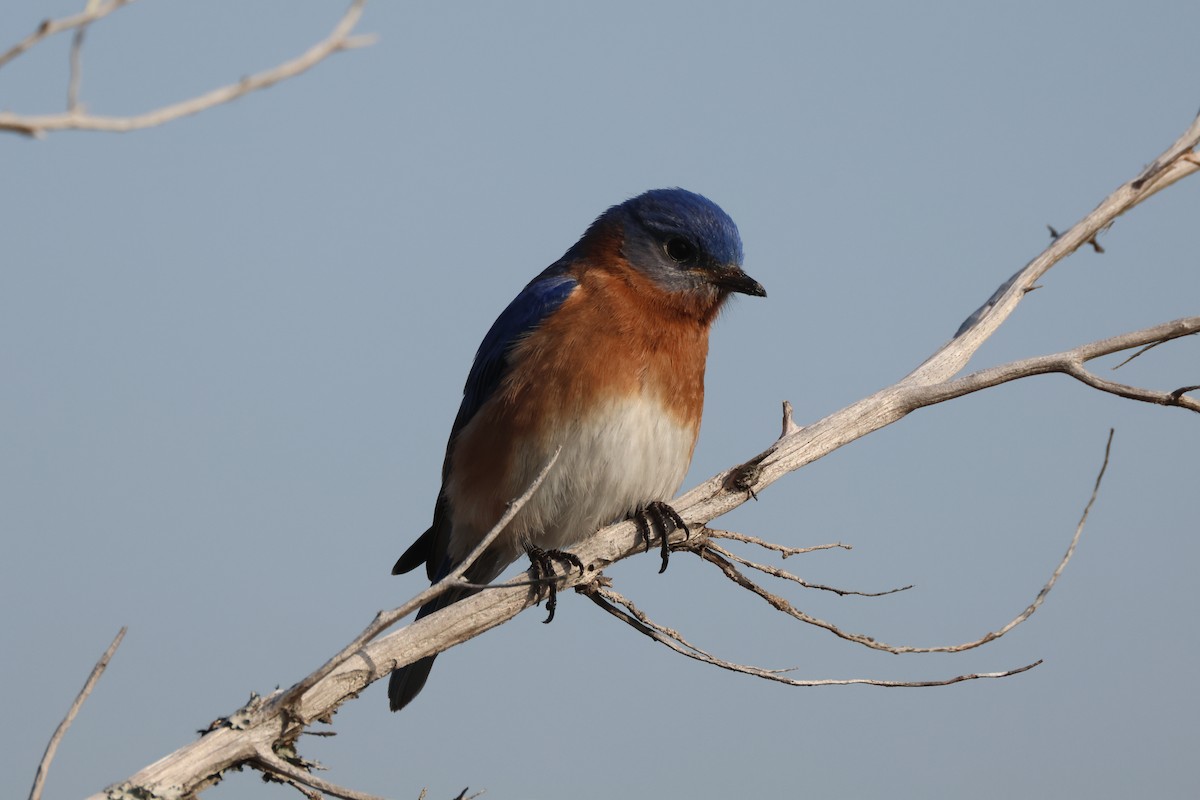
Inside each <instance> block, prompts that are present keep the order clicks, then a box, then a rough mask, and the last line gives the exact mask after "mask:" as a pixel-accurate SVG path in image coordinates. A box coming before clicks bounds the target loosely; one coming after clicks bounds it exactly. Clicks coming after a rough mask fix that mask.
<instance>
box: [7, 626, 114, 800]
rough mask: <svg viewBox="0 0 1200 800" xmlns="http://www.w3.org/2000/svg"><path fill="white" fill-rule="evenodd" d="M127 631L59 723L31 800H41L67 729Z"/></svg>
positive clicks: (41, 765)
mask: <svg viewBox="0 0 1200 800" xmlns="http://www.w3.org/2000/svg"><path fill="white" fill-rule="evenodd" d="M127 630H128V628H126V627H124V626H122V627H121V630H119V631H117V635H116V636H115V637H114V638H113V640H112V644H110V645H109V646H108V649H107V650H105V651H104V655H102V656H100V660H99V661H97V662H96V666H94V667H92V673H91V674H90V675H88V678H87V680H86V681H85V682H84V684H83V688H82V689H80V690H79V694H77V695H76V696H75V702H73V703H71V707H70V708H69V709H68V710H67V715H66V716H65V717H63V721H62V722H60V723H58V727H57V728H56V729H55V730H54V735H53V736H51V737H50V742H49V743H48V744H47V745H46V752H45V753H44V754H43V755H42V760H41V763H39V764H38V768H37V774H36V775H34V777H33V788H32V789H31V790H30V791H29V800H41V797H42V788H43V787H44V786H45V783H46V774H47V773H48V772H49V771H50V762H51V761H53V760H54V753H55V752H56V751H57V750H58V743H59V742H61V741H62V738H63V737H64V736H66V735H67V729H68V728H70V727H71V723H72V722H74V721H75V715H76V714H78V713H79V709H80V708H81V707H82V706H83V701H84V700H87V699H88V695H90V694H91V693H92V689H93V688H95V686H96V682H97V681H99V680H100V676H101V675H103V674H104V670H105V668H106V667H107V666H108V662H109V661H111V660H112V657H113V653H115V652H117V648H118V647H120V646H121V640H122V639H124V638H125V631H127Z"/></svg>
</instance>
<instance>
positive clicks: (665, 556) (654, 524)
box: [633, 500, 692, 575]
mask: <svg viewBox="0 0 1200 800" xmlns="http://www.w3.org/2000/svg"><path fill="white" fill-rule="evenodd" d="M633 521H634V523H636V524H637V529H638V533H640V534H641V536H642V542H643V543H644V544H645V546H646V550H645V552H647V553H649V552H650V540H651V538H652V534H653V533H657V534H659V535H660V536H661V545H660V547H661V552H662V566H661V567H659V569H658V574H660V575H661V574H662V573H664V572H666V571H667V562H668V561H670V559H671V548H670V546H669V545H668V544H667V537H668V536H670V535H671V531H674V530H680V531H683V533H684V538H687V537H688V536H690V535H691V532H692V531H691V529H690V528H689V527H688V524H687V523H686V522H684V521H683V517H681V516H679V512H678V511H676V510H675V509H673V508H671V506H670V505H668V504H667V503H664V502H663V501H662V500H652V501H651V502H649V503H647V504H646V505H644V506H642V507H641V508H639V509H638V510H637V511H635V512H634V513H633ZM668 523H670V524H669V526H668Z"/></svg>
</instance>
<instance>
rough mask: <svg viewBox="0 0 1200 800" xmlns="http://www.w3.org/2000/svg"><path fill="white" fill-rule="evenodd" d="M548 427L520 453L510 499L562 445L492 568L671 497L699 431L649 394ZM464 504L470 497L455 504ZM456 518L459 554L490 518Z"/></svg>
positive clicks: (564, 543)
mask: <svg viewBox="0 0 1200 800" xmlns="http://www.w3.org/2000/svg"><path fill="white" fill-rule="evenodd" d="M552 427H554V428H555V433H554V434H553V435H550V436H546V437H544V438H543V440H542V441H539V442H532V443H530V446H528V447H526V448H523V449H521V450H519V451H518V453H517V458H516V459H515V463H514V464H513V467H514V468H513V469H512V473H513V474H512V475H511V476H509V477H510V481H509V482H508V485H509V487H510V490H511V491H512V496H513V497H516V496H518V495H520V494H521V493H522V492H523V491H524V490H525V489H526V488H527V487H528V486H529V485H530V484H531V483H532V482H533V480H534V478H535V477H536V476H537V474H538V472H540V471H541V469H542V467H543V466H545V464H546V462H547V461H548V460H549V458H550V456H551V455H552V454H553V453H554V450H555V448H556V447H558V446H560V445H561V447H562V452H561V453H560V454H559V457H558V461H557V462H556V463H555V465H554V467H553V469H552V470H551V471H550V473H549V474H548V475H547V476H546V480H545V482H544V483H543V484H542V485H541V486H540V487H539V488H538V490H537V492H536V493H535V494H534V495H533V497H532V498H530V500H529V502H528V503H527V504H526V505H525V506H524V508H522V510H521V512H520V513H519V514H518V515H517V517H516V518H515V519H514V520H513V522H512V523H511V524H510V525H509V528H508V530H507V531H505V533H504V534H503V535H502V536H501V540H500V541H498V542H497V548H496V553H495V556H496V558H495V561H496V565H497V566H496V568H495V570H494V571H495V572H496V573H499V571H500V570H502V569H503V568H504V566H506V565H507V564H508V563H511V562H512V561H513V560H515V559H516V558H517V557H518V556H520V555H521V554H522V553H523V552H524V551H525V549H526V548H527V547H529V546H530V545H533V546H536V547H540V548H542V549H544V550H549V549H553V548H558V549H566V548H569V547H570V546H571V545H573V544H575V543H577V542H579V541H582V540H583V539H584V538H586V537H588V536H590V535H591V534H593V533H595V532H596V531H597V530H598V529H599V528H601V527H603V526H605V525H608V524H611V523H613V522H617V521H619V520H621V519H624V518H626V517H628V516H629V515H630V514H632V513H633V512H634V511H635V510H637V509H638V508H640V507H642V506H644V505H645V504H646V503H648V502H650V501H652V500H669V499H670V498H671V497H673V496H674V494H675V492H676V491H677V490H678V489H679V486H680V484H681V483H683V478H684V475H685V474H686V473H687V469H688V465H689V463H690V462H691V458H692V448H693V446H694V445H695V440H696V433H697V429H696V428H694V427H691V426H686V425H680V424H679V423H678V422H677V421H676V420H675V419H674V418H673V417H672V416H670V415H669V414H667V413H665V412H664V411H663V409H662V408H661V406H660V405H659V403H658V402H657V398H656V397H647V396H646V395H642V396H641V397H638V398H630V399H628V400H620V401H616V400H614V401H610V402H608V403H606V404H603V405H602V406H601V408H599V409H597V410H595V411H593V412H592V413H590V414H588V415H587V419H586V420H583V419H570V420H563V421H562V422H561V423H560V424H559V425H557V426H552ZM457 499H458V498H455V497H453V495H452V496H451V498H450V500H451V504H452V506H454V505H459V504H458V503H456V502H455V501H456V500H457ZM462 499H463V500H466V498H462ZM465 505H469V500H468V501H467V502H466V503H464V504H463V505H460V506H459V507H460V508H461V507H463V506H465ZM455 516H456V518H455V524H454V532H453V534H452V537H451V547H450V549H451V552H452V553H453V554H454V555H455V556H456V557H462V556H464V555H465V554H466V552H467V551H469V550H470V549H471V546H473V544H474V542H477V541H478V540H479V537H480V536H482V535H484V534H485V533H486V532H487V530H488V528H489V527H490V526H491V524H494V523H495V520H491V521H490V522H489V523H487V524H483V520H466V519H463V518H461V517H459V516H458V515H455ZM489 560H490V559H489ZM493 577H494V576H493Z"/></svg>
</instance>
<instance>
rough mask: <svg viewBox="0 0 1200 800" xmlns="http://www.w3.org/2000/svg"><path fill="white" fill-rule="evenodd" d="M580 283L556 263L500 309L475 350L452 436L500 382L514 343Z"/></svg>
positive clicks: (536, 324) (534, 326)
mask: <svg viewBox="0 0 1200 800" xmlns="http://www.w3.org/2000/svg"><path fill="white" fill-rule="evenodd" d="M577 285H578V282H577V281H576V280H575V279H574V278H572V277H571V276H570V275H565V274H563V273H562V271H561V268H560V267H558V265H555V266H554V267H551V268H550V269H548V270H546V271H545V272H543V273H542V274H541V275H539V276H537V277H536V278H534V279H533V280H532V281H530V283H529V285H528V286H526V287H525V288H524V289H522V290H521V293H520V294H519V295H517V296H516V298H515V299H514V300H513V301H512V302H511V303H509V304H508V308H506V309H504V311H503V312H501V314H500V316H499V317H498V318H497V319H496V321H495V322H493V323H492V327H491V329H490V330H489V331H488V332H487V335H486V336H484V337H483V342H481V343H480V345H479V351H478V352H476V353H475V363H473V364H472V365H471V372H470V373H469V374H468V375H467V385H466V386H465V387H464V388H463V399H462V405H460V406H459V408H458V417H457V418H456V419H455V420H454V428H453V430H451V432H450V438H451V439H453V438H454V436H455V434H457V433H458V432H459V430H461V429H462V427H463V426H464V425H466V424H467V423H468V422H470V421H471V418H472V417H474V416H475V412H477V411H478V410H479V407H480V406H482V405H483V404H484V403H485V402H487V399H488V398H489V397H491V396H492V393H493V392H495V391H496V387H497V386H499V385H500V380H501V378H503V377H504V373H505V372H506V371H507V369H508V354H509V352H510V351H511V350H512V348H513V345H515V344H516V343H517V342H519V341H520V340H521V338H522V337H524V336H525V335H526V334H528V333H529V332H530V331H532V330H533V329H534V328H536V327H537V326H538V325H539V324H541V322H542V320H544V319H545V318H546V317H548V316H550V315H551V314H553V313H554V311H555V310H556V309H558V307H559V306H561V305H562V304H563V302H564V301H565V300H566V299H567V297H568V296H570V294H571V292H573V291H574V290H575V287H576V286H577Z"/></svg>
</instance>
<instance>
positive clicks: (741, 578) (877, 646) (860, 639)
mask: <svg viewBox="0 0 1200 800" xmlns="http://www.w3.org/2000/svg"><path fill="white" fill-rule="evenodd" d="M1112 438H1113V431H1112V430H1111V429H1110V430H1109V432H1108V442H1107V443H1106V444H1105V446H1104V461H1103V463H1102V464H1101V465H1100V471H1099V473H1098V474H1097V475H1096V485H1095V487H1094V488H1093V489H1092V495H1091V497H1090V498H1089V499H1088V502H1087V505H1086V506H1084V509H1083V515H1082V516H1081V517H1080V519H1079V524H1078V525H1077V526H1076V527H1075V535H1074V536H1073V537H1071V543H1070V545H1069V546H1068V547H1067V552H1066V553H1065V554H1063V557H1062V559H1061V560H1060V561H1059V562H1058V566H1056V567H1055V569H1054V572H1053V573H1051V575H1050V580H1048V581H1047V582H1046V584H1045V585H1044V586H1043V587H1042V589H1041V591H1039V592H1038V594H1037V597H1035V598H1034V600H1033V602H1032V603H1030V604H1029V605H1028V606H1027V607H1026V608H1025V610H1024V611H1022V612H1021V613H1020V614H1018V615H1017V616H1016V617H1014V618H1013V619H1012V620H1010V621H1009V622H1008V623H1007V624H1006V625H1004V626H1003V627H1001V628H998V629H997V630H994V631H990V632H989V633H986V634H984V635H983V636H981V637H979V638H978V639H975V640H973V641H970V642H963V643H962V644H955V645H942V646H937V647H911V646H908V645H891V644H887V643H886V642H880V641H878V640H876V639H874V638H872V637H870V636H864V635H862V634H859V633H848V632H846V631H843V630H842V629H840V628H838V627H837V626H836V625H834V624H832V623H830V622H826V621H825V620H823V619H818V618H817V617H813V616H811V615H809V614H806V613H804V612H803V611H800V610H799V609H797V608H795V607H794V606H792V604H791V603H789V602H788V601H787V600H785V599H784V598H782V597H779V596H778V595H775V594H772V593H771V592H768V591H767V590H766V589H764V588H763V587H761V586H759V585H758V584H757V583H755V582H754V581H752V580H750V579H749V578H747V577H746V576H745V575H744V574H742V572H741V571H740V570H739V569H738V568H737V567H735V566H734V565H733V564H732V563H730V562H729V560H727V559H726V558H724V557H723V556H722V555H721V554H719V553H717V552H716V551H715V550H714V549H713V548H714V547H715V546H714V545H712V544H711V543H708V544H706V545H704V546H703V547H701V548H699V549H697V550H694V551H693V552H695V553H696V554H697V555H699V556H700V557H701V558H702V559H704V560H705V561H708V562H709V563H711V564H714V565H716V566H717V567H718V568H720V569H721V571H722V572H724V573H725V576H726V577H727V578H729V579H730V580H732V581H733V582H734V583H736V584H738V585H739V586H741V587H742V588H744V589H748V590H749V591H751V592H753V593H754V594H756V595H758V596H759V597H761V598H762V599H764V600H766V601H767V602H768V603H769V604H770V605H771V606H773V607H774V608H775V609H776V610H778V611H782V612H783V613H785V614H787V615H788V616H790V617H794V618H795V619H798V620H800V621H801V622H805V623H808V624H809V625H814V626H816V627H818V628H824V629H825V630H827V631H829V632H830V633H832V634H834V635H835V636H837V637H839V638H842V639H845V640H847V641H850V642H854V643H856V644H861V645H863V646H864V647H869V648H871V649H872V650H883V651H885V652H888V653H961V652H963V651H964V650H973V649H974V648H976V647H980V646H982V645H985V644H987V643H988V642H992V641H995V640H996V639H999V638H1000V637H1001V636H1004V635H1005V634H1006V633H1008V632H1009V631H1011V630H1012V629H1013V628H1015V627H1017V626H1018V625H1020V624H1021V623H1022V622H1024V621H1025V620H1027V619H1029V618H1030V617H1031V616H1033V612H1035V611H1037V610H1038V608H1039V607H1040V606H1041V605H1042V603H1043V602H1044V601H1045V599H1046V596H1047V595H1048V594H1050V590H1051V589H1053V588H1054V584H1055V583H1057V582H1058V578H1059V576H1060V575H1062V573H1063V570H1064V569H1066V567H1067V562H1069V561H1070V560H1071V556H1073V555H1074V554H1075V548H1076V546H1077V545H1078V544H1079V538H1080V537H1081V536H1082V535H1083V526H1084V524H1085V523H1086V522H1087V518H1088V514H1089V513H1090V512H1091V510H1092V505H1093V504H1094V503H1095V502H1096V497H1097V496H1098V494H1099V492H1100V481H1101V480H1102V479H1103V478H1104V472H1105V470H1107V469H1108V456H1109V452H1110V451H1111V448H1112Z"/></svg>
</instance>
